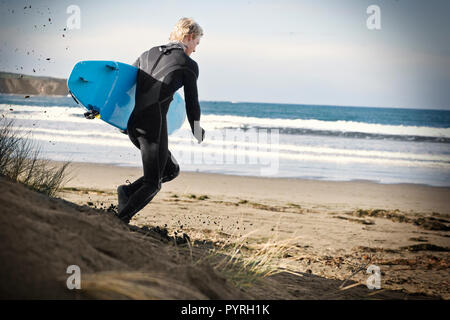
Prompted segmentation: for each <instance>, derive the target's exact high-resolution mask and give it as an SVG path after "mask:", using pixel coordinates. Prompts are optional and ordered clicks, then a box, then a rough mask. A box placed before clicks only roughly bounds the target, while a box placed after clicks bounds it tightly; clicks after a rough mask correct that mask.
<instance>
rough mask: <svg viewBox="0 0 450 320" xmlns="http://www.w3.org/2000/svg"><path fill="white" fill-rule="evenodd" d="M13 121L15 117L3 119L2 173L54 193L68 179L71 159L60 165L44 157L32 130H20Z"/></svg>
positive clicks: (0, 138)
mask: <svg viewBox="0 0 450 320" xmlns="http://www.w3.org/2000/svg"><path fill="white" fill-rule="evenodd" d="M13 124H14V121H13V120H6V119H0V175H2V176H5V177H8V178H9V179H11V180H13V181H17V182H20V183H22V184H24V185H26V186H28V187H29V188H30V189H32V190H35V191H38V192H40V193H43V194H46V195H48V196H50V197H51V196H54V195H55V194H56V193H57V192H58V190H59V189H60V187H61V186H62V184H63V183H64V182H65V180H66V179H67V167H68V165H69V164H70V162H66V163H64V164H63V165H62V166H61V167H57V166H54V165H52V164H51V163H50V161H49V160H45V159H41V157H40V149H39V148H38V147H37V146H36V143H35V142H34V141H33V140H31V139H30V138H29V135H30V133H29V132H28V133H25V134H19V133H18V132H17V131H14V129H13Z"/></svg>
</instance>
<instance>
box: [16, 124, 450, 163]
mask: <svg viewBox="0 0 450 320" xmlns="http://www.w3.org/2000/svg"><path fill="white" fill-rule="evenodd" d="M13 129H14V131H16V132H31V133H32V138H34V139H37V140H44V141H45V140H46V141H54V142H56V141H57V142H65V143H76V144H89V145H104V146H105V145H106V146H107V145H111V146H124V147H125V146H130V141H129V138H128V136H126V135H124V134H122V133H120V132H118V131H117V132H105V131H103V130H88V131H74V130H70V131H69V130H66V129H46V128H35V127H13ZM169 141H170V143H171V144H172V145H174V146H175V145H177V144H185V145H187V144H191V143H192V141H193V138H192V137H191V134H190V132H186V135H178V136H171V137H169ZM230 146H231V147H233V148H236V150H240V151H246V150H259V152H261V150H271V149H275V148H276V149H277V150H279V151H282V152H285V153H286V154H289V153H291V154H294V155H295V154H310V155H315V156H319V157H320V156H322V157H323V156H325V157H326V156H346V157H359V158H365V159H367V158H377V159H400V160H410V161H431V162H448V163H450V156H448V155H433V154H421V153H405V152H393V151H379V150H360V149H341V148H330V147H320V146H314V147H312V146H301V145H300V146H299V145H290V144H276V145H274V144H269V143H262V142H256V141H255V142H247V141H238V142H236V141H231V140H223V141H222V140H209V141H208V140H205V141H204V142H203V149H204V150H205V149H209V148H212V149H214V148H215V149H217V147H222V148H230Z"/></svg>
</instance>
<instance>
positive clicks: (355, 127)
mask: <svg viewBox="0 0 450 320" xmlns="http://www.w3.org/2000/svg"><path fill="white" fill-rule="evenodd" d="M201 123H202V126H203V127H204V128H205V130H206V129H223V128H227V127H231V128H243V127H246V128H252V127H265V128H297V129H309V130H324V131H338V132H360V133H370V134H385V135H386V134H388V135H401V136H423V137H443V138H450V128H432V127H417V126H403V125H384V124H376V123H365V122H354V121H343V120H339V121H322V120H314V119H310V120H304V119H270V118H256V117H241V116H232V115H202V118H201Z"/></svg>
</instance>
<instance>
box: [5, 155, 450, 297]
mask: <svg viewBox="0 0 450 320" xmlns="http://www.w3.org/2000/svg"><path fill="white" fill-rule="evenodd" d="M70 168H71V176H72V177H73V178H72V180H70V181H69V182H68V183H67V184H66V185H65V189H64V192H61V193H60V194H59V197H61V198H63V199H65V200H67V201H70V202H72V203H74V204H78V205H79V206H75V205H72V206H74V207H73V208H72V207H71V210H72V211H71V212H70V213H69V212H68V211H70V210H68V209H67V210H66V209H65V207H66V206H67V203H63V202H61V201H60V202H58V206H57V209H54V210H51V209H48V207H49V206H51V205H53V206H55V205H54V203H53V202H51V203H52V204H36V203H32V202H30V203H28V202H27V203H20V204H19V203H17V202H20V201H18V200H17V199H19V198H20V193H21V192H22V191H17V196H16V199H15V200H14V199H13V198H12V195H7V196H5V195H3V196H2V198H1V200H2V201H3V202H4V203H8V206H9V207H8V206H6V207H8V208H12V209H8V210H9V211H8V212H9V214H10V215H12V216H16V215H15V214H14V213H13V212H19V211H20V210H22V211H23V212H25V213H24V214H23V215H24V217H23V220H20V223H19V222H17V224H16V225H14V228H16V229H14V231H15V232H10V231H5V232H3V231H2V237H3V238H5V237H6V238H7V240H5V239H3V240H4V241H2V242H4V243H10V244H12V243H15V244H17V243H22V242H26V241H31V240H33V239H34V240H33V243H32V244H29V246H31V247H32V248H33V250H35V251H39V252H35V253H33V255H31V258H30V257H28V256H29V255H26V256H27V258H23V259H22V258H21V259H22V260H24V261H25V262H26V263H28V265H31V266H33V265H34V266H35V267H36V268H37V269H36V270H40V271H42V270H41V269H39V268H40V267H39V263H44V261H45V259H51V257H54V260H53V262H52V263H53V265H55V267H54V268H53V269H52V270H53V271H52V272H50V275H49V280H48V281H49V283H50V282H51V279H54V278H55V277H56V274H57V273H58V272H60V271H57V270H59V269H61V268H63V266H64V265H66V264H68V263H71V264H77V263H78V264H80V267H82V270H86V271H87V272H88V273H89V274H91V278H89V277H88V279H91V280H92V279H93V280H92V281H91V282H90V283H91V287H92V284H94V285H95V284H96V285H99V283H100V284H102V283H103V284H104V283H105V282H108V283H109V282H111V281H113V280H114V279H116V280H114V281H119V280H120V279H122V280H120V281H124V280H123V279H124V278H126V279H127V280H126V282H127V283H128V284H129V283H133V285H135V282H136V281H137V280H136V279H137V278H139V276H136V274H134V273H133V272H137V271H143V272H145V273H146V274H147V275H148V274H150V275H151V277H152V279H155V278H157V279H160V280H158V281H159V282H158V281H157V283H158V285H157V286H156V287H155V286H154V285H149V284H148V283H149V282H151V281H150V280H148V279H147V284H146V286H145V288H146V289H145V290H147V291H148V290H150V289H151V292H152V293H151V294H147V293H148V292H147V291H145V290H144V289H142V288H141V289H142V290H144V292H146V293H145V294H144V293H142V294H141V296H137V297H144V298H148V297H149V296H153V297H155V298H167V299H172V298H174V299H177V298H187V297H190V296H191V297H192V298H201V299H202V298H213V299H217V298H230V297H231V298H236V299H240V298H260V299H317V298H322V299H327V298H332V299H336V298H338V299H341V298H344V299H365V298H375V299H386V298H395V299H403V298H426V297H427V295H428V296H432V297H434V298H438V297H441V298H444V299H448V298H450V290H449V284H448V275H449V262H450V260H449V258H450V257H449V252H448V251H449V247H450V244H449V232H448V231H449V214H450V206H449V200H448V199H449V198H450V188H438V187H429V186H424V185H410V184H401V185H381V184H376V183H372V182H364V181H353V182H328V181H310V180H301V179H275V178H259V177H241V176H228V175H218V174H206V173H188V172H181V173H180V176H179V177H177V178H176V179H175V180H173V181H170V182H168V183H165V184H164V185H163V188H162V190H161V192H160V193H159V194H158V195H157V196H156V197H155V198H154V199H153V201H152V202H151V203H150V204H149V205H147V207H145V208H144V209H143V210H142V211H141V212H140V213H139V214H138V215H136V216H135V217H134V218H133V220H132V221H131V225H132V226H131V228H133V226H134V229H132V230H131V231H134V232H130V229H129V228H128V227H126V226H125V225H123V224H121V223H120V222H118V221H116V220H115V218H114V217H112V216H110V215H108V214H99V213H98V212H97V213H95V211H94V210H91V211H89V210H88V209H87V208H86V205H89V206H90V207H97V208H107V207H109V206H110V205H111V204H114V205H115V204H116V203H117V200H116V192H115V190H116V188H117V186H118V185H120V184H124V183H126V181H127V180H130V181H133V180H135V179H136V178H138V177H140V176H141V173H142V170H141V169H140V168H129V167H117V166H109V165H98V164H83V163H73V164H71V167H70ZM14 190H16V189H14ZM38 196H39V195H38ZM36 199H40V198H39V197H37V198H36ZM52 201H56V200H52ZM19 205H20V206H24V208H22V209H19V208H16V209H15V207H14V206H19ZM39 206H44V207H45V206H47V209H45V210H44V209H42V210H41V209H39ZM2 207H3V208H6V207H5V206H4V205H3V206H2ZM3 210H5V209H3ZM86 210H87V211H86ZM28 211H30V212H32V213H26V212H28ZM39 212H40V213H39ZM42 212H46V213H45V215H44V213H42ZM36 215H37V216H36ZM40 215H43V216H40ZM2 216H3V213H2ZM19 216H20V217H21V215H19ZM31 216H32V217H33V218H31ZM20 219H22V218H20ZM42 219H44V220H45V221H46V223H47V224H44V223H43V222H42V221H40V220H42ZM3 220H5V219H3ZM6 222H8V221H6ZM1 223H2V225H3V229H4V228H6V227H5V221H2V222H1ZM29 223H34V225H35V226H36V228H42V229H39V230H40V231H36V232H44V231H45V232H48V234H49V235H48V237H46V238H45V239H44V240H42V239H41V240H36V239H37V238H36V237H32V236H30V237H25V236H24V237H23V239H21V238H20V232H21V230H23V229H26V228H28V227H26V226H27V225H28V224H29ZM152 226H160V227H164V226H166V227H167V229H168V231H169V234H173V233H174V232H177V233H178V234H181V233H183V232H185V233H186V234H188V235H189V237H190V238H191V240H192V244H193V247H192V251H190V250H188V249H187V248H186V245H181V246H179V247H176V246H174V245H173V244H172V245H171V242H170V241H169V244H166V243H164V241H162V242H161V240H159V239H158V236H157V235H156V236H155V237H153V236H152V233H151V232H147V233H148V234H149V235H151V236H150V237H148V236H144V235H142V234H143V233H146V230H147V231H148V229H147V227H152ZM8 228H9V227H8ZM11 228H12V227H11ZM11 228H9V229H7V230H10V229H11ZM70 228H73V229H74V230H75V231H74V232H72V233H71V232H69V230H70ZM4 230H6V229H4ZM62 230H63V231H64V232H63V231H62ZM28 232H31V231H28ZM51 232H54V233H55V235H53V236H50V233H51ZM3 233H5V234H7V236H5V235H3ZM16 233H18V234H19V235H17V234H16ZM8 237H9V238H8ZM59 237H61V239H59ZM239 237H243V238H239ZM58 239H59V240H58ZM34 241H36V243H35V242H34ZM55 241H59V242H60V243H59V244H58V245H55V247H52V245H51V244H53V245H54V242H55ZM70 241H75V242H76V245H72V244H70ZM227 241H228V242H230V243H231V244H234V243H238V244H239V243H240V244H241V245H242V247H241V251H240V252H241V253H239V254H240V255H242V256H243V257H245V256H249V255H252V253H254V252H260V251H258V250H260V248H261V247H262V246H263V245H264V244H268V243H269V244H275V247H276V244H278V245H281V244H283V243H284V244H286V243H287V244H289V245H288V246H287V247H286V248H284V249H283V250H280V251H279V253H280V254H281V256H277V257H276V259H272V261H271V266H272V267H278V268H279V270H284V272H281V273H278V274H275V275H272V276H268V277H266V278H264V279H262V280H260V281H257V282H256V283H254V284H252V285H251V286H241V287H240V289H237V288H236V287H235V286H234V285H233V283H230V281H225V282H221V281H224V279H223V278H227V276H226V274H225V273H221V272H220V269H219V268H212V267H211V265H210V264H208V263H206V265H205V266H203V264H201V263H200V264H198V263H196V261H203V260H202V257H204V256H205V255H206V256H207V255H208V252H209V251H208V250H209V249H210V248H211V247H213V248H214V246H216V247H217V246H220V244H223V243H224V242H227ZM18 246H19V247H20V246H22V247H23V245H18ZM86 248H88V249H89V250H88V249H86ZM22 250H27V251H26V252H28V251H29V250H28V249H25V248H22ZM42 250H44V251H45V253H42V252H41V251H42ZM179 250H181V251H179ZM5 252H8V250H7V249H5V248H2V253H3V255H5ZM10 254H11V255H12V256H14V257H16V260H17V261H19V260H20V261H22V260H21V259H19V258H17V255H15V254H14V251H12V252H11V253H10ZM22 254H24V252H22ZM191 254H192V256H191ZM39 255H43V257H40V256H39ZM173 255H175V258H174V257H173ZM58 257H61V259H62V257H64V259H62V260H63V261H59V260H58V259H59V258H58ZM183 257H184V258H185V259H186V260H183V259H184V258H183ZM39 259H40V260H39ZM55 260H57V261H59V262H56V261H55ZM69 260H70V261H69ZM74 260H75V262H77V263H75V262H73V261H74ZM2 261H3V258H2ZM20 261H19V262H20ZM37 261H40V262H39V263H38V262H37ZM21 263H22V262H21ZM369 264H373V265H376V266H378V267H380V270H381V288H382V289H381V290H369V289H368V288H367V287H366V286H365V284H366V281H367V279H368V277H369V276H370V275H368V274H366V269H365V268H366V267H367V265H369ZM212 265H213V266H214V263H213V264H212ZM200 266H201V267H200ZM3 268H5V267H3ZM11 268H13V267H11ZM30 268H31V267H30ZM196 268H204V269H202V270H199V269H196ZM168 269H170V270H183V271H180V272H178V273H176V276H173V275H174V273H173V272H170V273H167V270H168ZM358 270H359V272H357V273H356V274H355V275H353V276H352V274H353V273H354V272H356V271H358ZM28 271H29V270H28ZM105 271H110V272H113V273H112V274H106V275H105V274H104V273H103V272H105ZM118 271H120V272H122V273H120V274H119V275H117V274H115V273H114V272H118ZM125 271H126V272H128V273H127V274H124V273H123V272H125ZM9 272H12V271H11V270H9ZM15 272H19V271H17V270H16V271H15ZM24 272H25V271H24ZM199 272H200V273H202V274H203V273H204V274H205V275H207V278H210V280H208V284H206V285H205V286H206V287H201V284H200V285H197V284H195V282H196V281H197V280H195V279H193V277H192V274H197V273H199ZM2 273H3V271H2ZM20 274H22V273H20ZM155 274H156V276H155ZM60 276H61V275H60ZM62 276H64V274H63V275H62ZM16 277H19V275H16ZM127 277H128V278H127ZM136 277H137V278H136ZM12 278H14V277H12ZM117 279H119V280H117ZM130 279H131V280H130ZM133 279H134V280H133ZM161 279H165V280H164V281H162V280H161ZM346 279H349V280H348V281H347V282H344V281H345V280H346ZM141 280H142V279H141ZM133 281H134V282H133ZM167 281H168V283H169V284H168V283H167ZM354 281H355V282H354ZM197 282H198V281H197ZM28 283H33V280H32V279H31V280H29V282H28ZM86 283H89V282H86ZM153 283H154V282H153ZM202 283H203V282H202ZM358 283H359V284H360V285H357V284H358ZM172 284H173V285H174V286H175V287H177V288H180V289H179V290H178V291H177V290H176V292H178V293H173V292H172V293H164V294H163V293H161V292H162V291H161V290H162V288H166V287H167V286H169V287H170V285H172ZM52 286H53V287H57V286H58V285H57V284H55V283H53V284H52ZM99 286H100V285H99ZM53 287H50V286H48V288H49V289H48V292H50V293H51V292H59V293H58V294H61V295H62V296H63V297H66V296H67V290H64V288H62V289H61V286H60V287H59V289H60V290H59V291H52V290H53V289H51V288H53ZM199 287H200V288H199ZM149 288H150V289H149ZM160 289H161V290H160ZM124 290H125V289H124ZM392 290H396V291H392ZM169 291H170V290H169ZM61 292H62V293H61ZM138 292H141V291H139V290H138ZM94 293H96V294H97V293H98V292H97V291H95V290H94ZM96 294H93V293H92V292H91V295H90V296H89V295H88V297H109V296H108V295H107V294H106V296H105V294H103V295H98V294H97V295H96ZM17 295H18V296H20V294H19V293H17ZM37 295H38V296H39V294H37ZM50 295H51V294H50ZM122 295H123V296H126V297H136V296H132V295H131V296H130V295H126V294H122ZM111 296H114V295H113V294H111Z"/></svg>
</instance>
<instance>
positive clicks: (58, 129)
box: [0, 94, 450, 186]
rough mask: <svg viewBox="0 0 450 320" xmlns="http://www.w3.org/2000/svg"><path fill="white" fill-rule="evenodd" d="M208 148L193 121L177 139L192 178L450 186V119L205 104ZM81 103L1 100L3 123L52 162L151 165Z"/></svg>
mask: <svg viewBox="0 0 450 320" xmlns="http://www.w3.org/2000/svg"><path fill="white" fill-rule="evenodd" d="M200 105H201V110H202V116H201V125H202V127H203V128H204V129H205V130H206V136H205V141H204V142H203V143H202V144H198V143H197V142H196V141H195V138H194V137H193V136H192V134H191V132H190V127H189V125H188V122H187V120H186V121H185V123H184V125H183V126H182V128H181V129H180V130H178V131H177V132H175V133H174V134H172V135H170V136H169V150H170V151H171V152H172V154H173V155H174V157H175V158H176V159H177V161H178V162H179V164H180V166H181V170H182V171H198V172H208V173H221V174H232V175H244V176H263V177H282V178H304V179H314V180H331V181H350V180H370V181H374V182H378V183H389V184H390V183H416V184H426V185H432V186H450V111H445V110H419V109H401V108H371V107H345V106H322V105H301V104H275V103H244V102H225V101H201V102H200ZM83 112H84V110H83V109H82V108H80V107H79V106H78V105H77V104H76V103H75V102H74V101H73V99H72V98H71V97H56V96H52V97H50V96H31V97H30V98H24V96H23V95H10V94H0V113H1V115H2V118H3V119H5V118H6V119H14V127H15V129H16V130H18V131H20V132H22V133H23V134H24V135H26V137H27V138H29V139H33V141H35V143H36V146H37V147H38V148H40V150H41V155H42V157H44V158H46V159H51V160H57V161H76V162H94V163H104V164H113V165H118V166H136V167H140V166H141V159H140V153H139V150H138V149H137V148H136V147H135V146H134V145H133V144H132V143H131V141H130V140H129V139H128V137H127V136H126V135H124V134H122V133H120V132H119V130H118V129H116V128H114V127H112V126H110V125H108V124H106V123H105V122H103V121H102V120H99V119H94V120H87V119H85V118H84V116H83Z"/></svg>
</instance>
